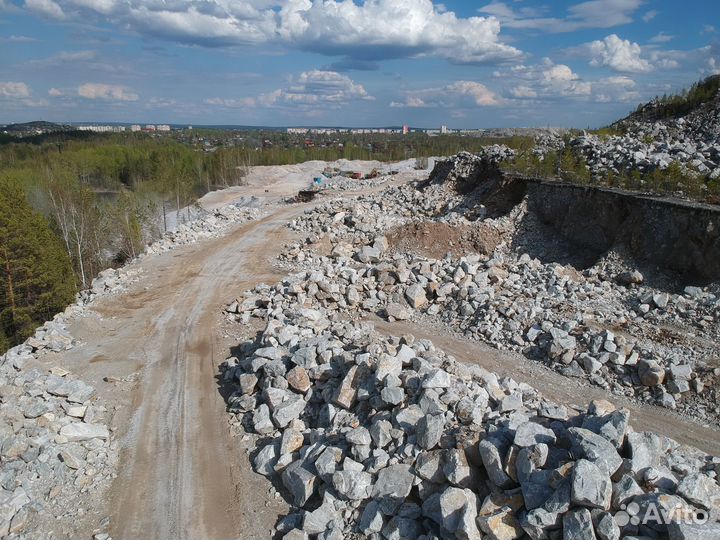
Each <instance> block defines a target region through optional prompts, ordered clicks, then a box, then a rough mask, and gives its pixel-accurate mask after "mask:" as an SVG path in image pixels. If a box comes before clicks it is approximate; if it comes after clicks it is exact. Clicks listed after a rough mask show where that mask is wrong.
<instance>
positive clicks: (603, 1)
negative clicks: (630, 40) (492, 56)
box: [478, 0, 643, 33]
mask: <svg viewBox="0 0 720 540" xmlns="http://www.w3.org/2000/svg"><path fill="white" fill-rule="evenodd" d="M642 4H643V0H590V1H587V2H580V3H577V4H574V5H572V6H570V7H569V8H568V10H567V14H566V16H565V17H545V16H543V14H542V13H541V12H539V11H538V10H537V9H533V8H520V9H517V10H516V9H513V8H512V7H511V6H509V5H508V4H507V3H506V2H493V3H491V4H488V5H486V6H484V7H481V8H480V9H479V10H478V11H479V12H480V13H486V14H488V15H493V16H494V17H497V19H498V20H499V21H500V22H501V23H502V24H503V26H507V27H508V28H518V29H532V30H538V31H542V32H550V33H560V32H575V31H576V30H581V29H585V28H611V27H613V26H619V25H622V24H628V23H631V22H632V21H633V17H632V16H633V14H634V13H635V11H637V9H638V8H639V7H640V6H641V5H642Z"/></svg>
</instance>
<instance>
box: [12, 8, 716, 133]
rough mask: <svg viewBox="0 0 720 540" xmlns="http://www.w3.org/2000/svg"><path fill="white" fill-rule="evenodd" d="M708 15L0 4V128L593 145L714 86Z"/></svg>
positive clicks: (687, 11) (699, 11)
mask: <svg viewBox="0 0 720 540" xmlns="http://www.w3.org/2000/svg"><path fill="white" fill-rule="evenodd" d="M719 6H720V3H718V2H717V1H716V0H706V1H686V2H677V1H669V0H668V1H652V0H646V1H643V0H589V1H584V2H561V1H553V2H550V1H540V2H534V1H523V0H507V1H505V2H486V1H480V2H475V1H464V0H463V1H461V0H447V1H445V2H444V3H439V2H432V1H431V0H365V1H364V2H361V1H359V0H356V1H355V2H353V1H352V0H0V123H6V122H15V121H28V120H34V119H45V120H50V121H100V122H102V121H106V122H110V121H116V122H154V123H188V124H245V125H276V126H287V125H347V126H383V125H399V124H403V123H408V124H411V125H413V126H422V127H436V126H439V125H441V124H446V125H449V126H450V127H455V128H472V127H504V126H572V127H580V128H583V127H597V126H602V125H605V124H607V123H609V122H611V121H612V120H614V119H616V118H618V117H620V116H623V115H625V114H626V113H627V112H628V111H630V110H632V109H633V108H634V107H635V106H637V104H638V103H640V102H643V101H647V100H648V99H649V98H651V97H653V96H655V95H658V94H660V95H661V94H663V93H665V92H670V91H675V90H677V89H680V88H682V87H684V86H687V85H689V84H690V83H692V82H693V81H695V80H697V79H699V78H701V77H704V76H707V75H709V74H712V73H718V72H720V7H719ZM716 26H717V28H716Z"/></svg>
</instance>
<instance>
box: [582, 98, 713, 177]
mask: <svg viewBox="0 0 720 540" xmlns="http://www.w3.org/2000/svg"><path fill="white" fill-rule="evenodd" d="M650 105H652V104H649V105H648V106H650ZM614 127H617V128H619V129H621V130H622V131H623V132H624V133H623V135H612V136H608V137H601V136H597V135H587V134H586V135H583V136H580V137H577V138H575V139H572V140H571V141H570V144H571V145H572V146H574V147H575V148H577V149H578V150H579V151H580V152H581V153H582V154H583V155H584V156H585V158H586V160H587V162H588V165H589V166H590V169H591V171H593V172H596V173H599V172H607V171H612V172H613V173H615V174H618V173H619V172H621V171H626V170H639V171H641V172H646V171H652V170H653V169H656V168H658V169H666V168H667V167H668V166H670V164H671V163H673V162H676V163H678V164H680V165H681V166H682V167H683V168H684V169H686V170H687V171H692V172H695V173H697V174H698V175H699V176H701V177H707V178H709V179H711V180H717V179H718V178H720V95H718V96H716V97H715V99H714V100H711V101H710V102H708V103H705V104H703V105H702V106H701V107H699V108H697V109H695V110H693V111H692V112H690V113H688V114H686V115H684V116H681V117H678V118H669V119H662V120H656V121H653V122H648V121H642V120H638V119H636V118H635V117H634V115H631V116H630V117H628V118H627V119H625V120H622V121H620V122H617V123H616V124H614Z"/></svg>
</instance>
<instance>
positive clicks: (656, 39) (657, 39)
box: [649, 32, 675, 43]
mask: <svg viewBox="0 0 720 540" xmlns="http://www.w3.org/2000/svg"><path fill="white" fill-rule="evenodd" d="M673 39H675V36H673V35H670V34H666V33H665V32H660V33H659V34H656V35H654V36H653V37H651V38H650V40H649V41H650V43H667V42H668V41H672V40H673Z"/></svg>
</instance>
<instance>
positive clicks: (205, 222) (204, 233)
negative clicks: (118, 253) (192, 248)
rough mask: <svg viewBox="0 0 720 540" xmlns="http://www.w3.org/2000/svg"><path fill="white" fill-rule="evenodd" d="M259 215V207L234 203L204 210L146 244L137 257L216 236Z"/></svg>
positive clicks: (260, 213) (260, 212)
mask: <svg viewBox="0 0 720 540" xmlns="http://www.w3.org/2000/svg"><path fill="white" fill-rule="evenodd" d="M261 215H262V211H261V210H260V209H259V208H248V207H245V206H238V205H235V204H229V205H226V206H223V207H221V208H218V209H216V210H214V211H213V212H206V213H205V214H204V215H202V216H201V217H199V218H198V219H194V220H192V221H189V222H187V223H182V224H180V225H179V226H178V228H177V230H175V231H168V232H166V233H165V234H164V235H163V236H162V237H161V238H160V239H159V240H157V241H155V242H153V243H152V244H150V245H148V246H147V247H146V248H145V253H143V254H142V255H140V257H139V258H142V257H143V256H147V255H153V254H157V253H163V252H165V251H170V250H172V249H175V248H177V247H179V246H184V245H186V244H193V243H195V242H198V241H200V240H203V239H206V238H217V237H218V236H222V235H223V234H224V233H225V232H226V231H227V229H228V227H230V226H232V225H236V224H238V223H244V222H246V221H251V220H254V219H258V218H259V217H260V216H261Z"/></svg>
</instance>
